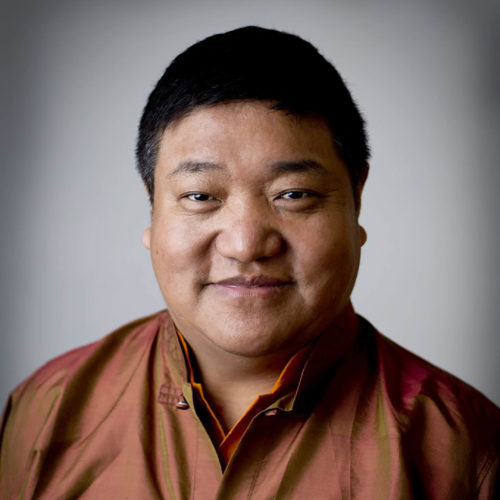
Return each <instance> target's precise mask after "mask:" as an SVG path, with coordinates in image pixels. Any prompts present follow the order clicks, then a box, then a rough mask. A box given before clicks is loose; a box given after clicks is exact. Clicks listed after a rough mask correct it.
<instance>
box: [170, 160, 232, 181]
mask: <svg viewBox="0 0 500 500" xmlns="http://www.w3.org/2000/svg"><path fill="white" fill-rule="evenodd" d="M214 170H223V167H222V165H219V164H218V163H213V162H211V161H192V160H189V161H183V162H181V163H179V165H177V167H175V169H174V170H173V171H172V172H170V174H168V177H173V176H176V175H179V174H200V173H203V172H207V171H214Z"/></svg>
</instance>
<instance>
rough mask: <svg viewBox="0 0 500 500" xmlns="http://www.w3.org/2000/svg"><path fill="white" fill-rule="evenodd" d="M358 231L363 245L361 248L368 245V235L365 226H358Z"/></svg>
mask: <svg viewBox="0 0 500 500" xmlns="http://www.w3.org/2000/svg"><path fill="white" fill-rule="evenodd" d="M358 231H359V241H360V243H361V246H363V245H364V244H365V243H366V240H367V239H368V235H367V234H366V230H365V228H364V227H363V226H358Z"/></svg>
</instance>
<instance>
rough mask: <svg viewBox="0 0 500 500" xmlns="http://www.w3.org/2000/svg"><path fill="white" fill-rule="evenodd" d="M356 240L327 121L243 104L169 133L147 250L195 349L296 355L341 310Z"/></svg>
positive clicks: (204, 111) (209, 112) (344, 176)
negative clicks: (295, 352) (149, 251)
mask: <svg viewBox="0 0 500 500" xmlns="http://www.w3.org/2000/svg"><path fill="white" fill-rule="evenodd" d="M362 239H363V236H362V231H361V230H360V228H359V226H358V224H357V211H356V208H355V203H354V199H353V191H352V187H351V184H350V179H349V175H348V172H347V169H346V167H345V165H344V164H343V162H342V161H341V160H340V158H339V157H338V155H337V153H336V152H335V149H334V146H333V142H332V136H331V133H330V130H329V128H328V126H327V125H326V123H325V122H324V121H323V120H321V119H319V118H297V117H295V116H290V115H287V114H285V113H283V112H281V111H275V110H271V109H270V108H269V107H268V106H267V105H266V104H265V103H260V102H244V103H230V104H222V105H217V106H215V107H210V108H196V109H195V110H194V111H193V112H192V113H191V114H189V115H188V116H186V117H184V118H182V119H180V120H179V121H177V122H175V123H173V124H171V125H170V126H169V127H168V128H167V130H166V131H165V133H164V136H163V138H162V141H161V145H160V150H159V155H158V162H157V166H156V172H155V192H154V206H153V217H152V224H151V228H150V229H148V230H146V232H145V234H144V243H145V245H146V246H147V247H148V248H150V250H151V259H152V263H153V268H154V271H155V274H156V277H157V279H158V283H159V285H160V288H161V291H162V293H163V296H164V298H165V301H166V303H167V306H168V308H169V310H170V313H171V316H172V317H173V319H174V322H175V323H176V325H177V327H178V328H179V330H180V331H181V332H182V334H183V335H184V336H185V337H186V339H187V340H188V342H189V343H190V344H191V345H192V346H193V347H194V348H195V352H196V348H197V347H198V348H203V349H207V348H208V349H212V350H213V349H215V350H222V351H225V352H229V353H233V354H237V355H240V356H250V357H256V356H266V355H274V354H278V353H286V352H290V353H291V352H294V351H295V350H297V349H298V348H300V347H301V346H302V345H304V344H305V343H307V342H308V341H309V340H311V339H312V338H314V337H315V336H317V335H319V334H320V333H321V332H322V331H324V329H325V328H327V327H328V326H330V325H331V324H333V323H335V320H336V319H337V318H338V317H339V315H340V314H341V313H342V311H343V310H345V308H346V307H347V306H348V304H349V296H350V293H351V290H352V287H353V285H354V281H355V277H356V273H357V269H358V264H359V255H360V247H361V245H362V243H363V241H362Z"/></svg>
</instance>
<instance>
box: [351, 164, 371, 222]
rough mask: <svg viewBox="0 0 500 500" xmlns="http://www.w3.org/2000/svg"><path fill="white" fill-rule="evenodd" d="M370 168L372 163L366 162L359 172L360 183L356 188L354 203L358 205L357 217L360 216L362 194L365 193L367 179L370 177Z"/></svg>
mask: <svg viewBox="0 0 500 500" xmlns="http://www.w3.org/2000/svg"><path fill="white" fill-rule="evenodd" d="M369 170H370V165H368V163H366V164H365V165H364V166H363V169H362V170H361V172H360V174H359V179H358V183H357V185H356V187H355V189H354V203H355V205H356V217H359V213H360V212H361V195H362V193H363V188H364V187H365V182H366V179H367V178H368V172H369Z"/></svg>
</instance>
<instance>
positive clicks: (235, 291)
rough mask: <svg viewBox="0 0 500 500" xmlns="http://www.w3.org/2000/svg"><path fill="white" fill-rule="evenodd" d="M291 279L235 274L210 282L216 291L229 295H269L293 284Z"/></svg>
mask: <svg viewBox="0 0 500 500" xmlns="http://www.w3.org/2000/svg"><path fill="white" fill-rule="evenodd" d="M292 284H293V282H292V281H290V280H283V279H280V278H274V277H271V276H263V275H259V276H233V277H232V278H228V279H224V280H220V281H215V282H211V283H208V285H210V286H212V287H213V288H214V289H215V290H216V291H218V292H220V293H222V294H223V295H226V296H229V297H267V296H269V295H272V294H276V293H279V292H281V291H283V290H284V289H285V288H287V287H288V286H290V285H292Z"/></svg>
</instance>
